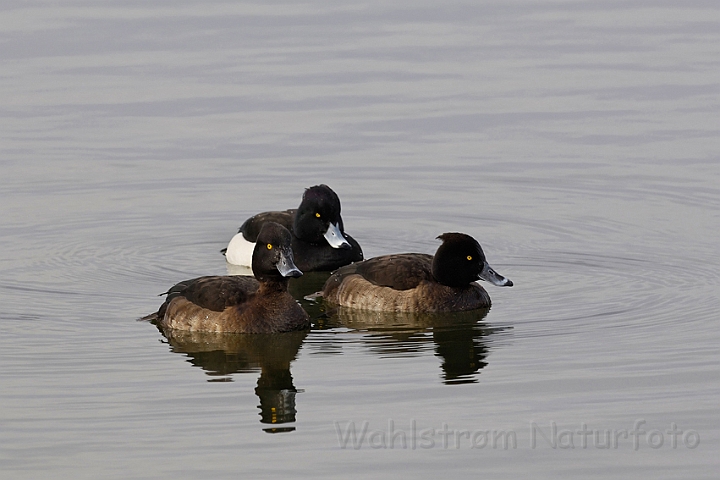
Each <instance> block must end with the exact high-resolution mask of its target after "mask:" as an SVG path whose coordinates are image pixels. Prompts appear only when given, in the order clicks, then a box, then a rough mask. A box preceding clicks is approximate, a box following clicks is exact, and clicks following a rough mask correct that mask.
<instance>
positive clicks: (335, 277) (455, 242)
mask: <svg viewBox="0 0 720 480" xmlns="http://www.w3.org/2000/svg"><path fill="white" fill-rule="evenodd" d="M437 238H438V239H440V240H442V242H443V243H442V245H440V247H439V248H438V249H437V252H436V253H435V255H434V256H433V255H427V254H423V253H401V254H394V255H383V256H380V257H374V258H371V259H368V260H365V261H362V262H358V263H354V264H352V265H347V266H344V267H342V268H339V269H338V270H336V271H335V272H333V274H332V275H331V276H330V278H328V280H327V282H325V285H324V287H323V291H322V296H323V297H324V298H325V300H326V301H327V302H330V303H333V304H337V305H340V306H344V307H350V308H357V309H363V310H375V311H386V312H457V311H465V310H474V309H479V308H488V307H490V305H491V302H490V295H488V293H487V292H486V291H485V289H484V288H483V287H481V286H480V285H478V284H477V283H476V281H477V280H485V281H488V282H490V283H492V284H493V285H497V286H501V287H510V286H512V284H513V282H512V281H510V279H508V278H505V277H503V276H502V275H500V274H498V273H497V272H495V270H493V269H492V268H491V267H490V265H488V262H487V260H486V259H485V254H484V253H483V250H482V248H481V247H480V244H479V243H478V242H477V241H476V240H475V239H474V238H473V237H471V236H470V235H466V234H464V233H444V234H442V235H440V236H439V237H437Z"/></svg>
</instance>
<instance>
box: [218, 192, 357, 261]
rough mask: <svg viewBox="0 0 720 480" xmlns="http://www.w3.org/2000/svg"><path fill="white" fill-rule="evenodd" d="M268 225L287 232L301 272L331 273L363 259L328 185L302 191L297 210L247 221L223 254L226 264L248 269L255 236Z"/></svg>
mask: <svg viewBox="0 0 720 480" xmlns="http://www.w3.org/2000/svg"><path fill="white" fill-rule="evenodd" d="M268 221H272V222H277V223H279V224H281V225H283V226H284V227H286V228H287V229H288V230H290V232H291V233H292V250H293V254H294V255H295V263H296V265H297V266H298V268H299V269H300V270H302V271H303V272H315V271H331V270H335V269H336V268H338V267H341V266H343V265H347V264H349V263H352V262H357V261H360V260H362V259H363V253H362V249H361V248H360V245H359V244H358V242H356V241H355V239H354V238H352V237H351V236H350V235H348V234H347V233H345V229H344V227H343V221H342V217H341V216H340V199H339V198H338V196H337V194H336V193H335V192H334V191H333V190H332V189H331V188H330V187H328V186H327V185H316V186H314V187H310V188H308V189H306V190H305V193H304V194H303V196H302V201H301V202H300V206H299V207H298V208H296V209H290V210H285V211H272V212H262V213H258V214H257V215H254V216H252V217H250V218H248V219H247V220H246V221H245V223H243V224H242V226H241V227H240V229H239V231H238V233H237V234H236V235H235V236H234V237H233V238H232V239H231V240H230V243H229V244H228V246H227V248H225V249H224V250H223V253H224V254H225V258H226V260H227V262H228V263H229V264H231V265H241V266H249V265H250V262H251V261H252V252H253V250H254V248H255V243H257V236H258V233H259V232H260V230H261V229H262V226H263V225H264V224H265V222H268Z"/></svg>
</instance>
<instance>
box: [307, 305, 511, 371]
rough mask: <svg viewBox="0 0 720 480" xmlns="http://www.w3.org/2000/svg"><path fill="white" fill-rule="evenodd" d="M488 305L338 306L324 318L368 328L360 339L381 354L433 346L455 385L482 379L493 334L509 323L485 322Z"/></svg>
mask: <svg viewBox="0 0 720 480" xmlns="http://www.w3.org/2000/svg"><path fill="white" fill-rule="evenodd" d="M488 311H489V309H487V308H485V309H477V310H473V311H469V312H452V313H410V312H375V311H365V310H358V309H353V308H346V307H336V308H332V309H330V310H329V311H327V312H326V316H325V319H324V322H325V323H326V327H329V328H337V327H341V326H342V327H346V328H349V329H352V330H355V331H358V332H360V333H364V334H365V335H363V337H362V342H363V343H366V344H367V345H368V347H369V349H370V350H371V351H373V352H375V353H377V354H378V355H381V356H383V357H404V356H417V355H422V353H423V352H425V351H427V350H429V348H432V347H433V346H434V352H435V355H436V356H437V357H438V358H440V360H441V370H442V381H443V383H445V384H447V385H454V384H463V383H477V382H478V378H477V376H478V375H479V374H480V371H481V370H482V369H483V368H484V367H485V366H486V365H487V361H486V358H487V356H488V345H487V344H488V340H489V338H490V335H492V334H496V333H497V332H501V331H503V330H505V329H506V328H505V327H503V328H501V327H491V326H488V325H484V324H482V323H481V321H482V320H483V319H484V318H485V316H486V315H487V313H488ZM320 325H322V322H321V323H320ZM508 328H509V327H508Z"/></svg>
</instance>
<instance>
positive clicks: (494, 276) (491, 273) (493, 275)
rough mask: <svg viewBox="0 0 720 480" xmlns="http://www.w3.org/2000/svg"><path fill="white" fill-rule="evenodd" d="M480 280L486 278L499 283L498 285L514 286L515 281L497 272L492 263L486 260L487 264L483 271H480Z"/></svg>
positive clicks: (496, 283)
mask: <svg viewBox="0 0 720 480" xmlns="http://www.w3.org/2000/svg"><path fill="white" fill-rule="evenodd" d="M479 277H480V280H485V281H486V282H490V283H492V284H493V285H497V286H498V287H512V286H513V282H512V280H510V279H509V278H505V277H503V276H502V275H500V274H499V273H497V272H496V271H495V270H493V269H492V267H491V266H490V265H488V264H487V262H485V265H484V266H483V269H482V272H480V275H479Z"/></svg>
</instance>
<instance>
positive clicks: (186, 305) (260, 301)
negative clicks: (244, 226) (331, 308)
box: [143, 222, 310, 333]
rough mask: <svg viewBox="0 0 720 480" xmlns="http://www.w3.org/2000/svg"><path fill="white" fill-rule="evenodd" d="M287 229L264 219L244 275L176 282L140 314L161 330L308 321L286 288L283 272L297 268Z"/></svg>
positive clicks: (290, 325)
mask: <svg viewBox="0 0 720 480" xmlns="http://www.w3.org/2000/svg"><path fill="white" fill-rule="evenodd" d="M290 244H291V235H290V232H289V231H288V230H287V229H286V228H285V227H283V226H282V225H279V224H277V223H275V222H267V223H265V225H263V227H262V230H261V231H260V233H259V234H258V236H257V243H256V245H255V250H254V252H253V260H252V269H253V273H254V274H255V278H253V277H249V276H207V277H199V278H194V279H191V280H186V281H184V282H180V283H178V284H177V285H175V286H173V287H172V288H170V290H168V292H167V298H166V299H165V302H164V303H163V304H162V305H161V306H160V309H159V310H158V311H157V312H156V313H153V314H150V315H148V316H147V317H145V318H144V319H143V320H149V321H152V322H153V323H156V324H157V325H158V327H160V328H161V329H162V330H166V329H176V330H188V331H198V332H226V333H275V332H287V331H291V330H300V329H304V328H308V327H309V326H310V320H309V317H308V315H307V313H305V311H304V310H303V309H302V307H300V305H298V303H297V302H296V301H295V299H293V297H292V296H291V295H290V294H289V293H288V278H289V277H299V276H300V275H302V272H301V271H300V270H298V268H297V267H296V266H295V264H294V262H293V254H292V250H291V248H290Z"/></svg>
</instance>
